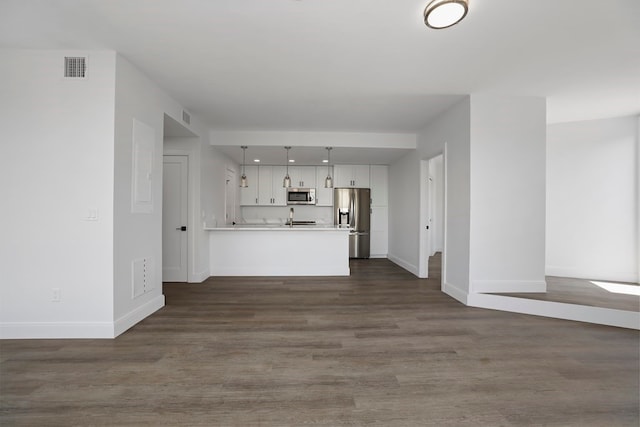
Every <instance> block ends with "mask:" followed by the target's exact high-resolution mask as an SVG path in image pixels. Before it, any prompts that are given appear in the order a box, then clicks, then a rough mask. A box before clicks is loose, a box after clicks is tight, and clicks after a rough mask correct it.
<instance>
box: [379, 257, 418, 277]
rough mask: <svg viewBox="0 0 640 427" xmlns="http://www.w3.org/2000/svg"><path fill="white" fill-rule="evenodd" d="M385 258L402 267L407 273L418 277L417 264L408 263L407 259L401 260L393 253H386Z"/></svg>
mask: <svg viewBox="0 0 640 427" xmlns="http://www.w3.org/2000/svg"><path fill="white" fill-rule="evenodd" d="M387 258H388V259H389V261H391V262H392V263H394V264H397V265H399V266H400V267H402V268H404V269H405V270H407V271H408V272H409V273H411V274H413V275H415V276H416V277H420V276H418V266H416V265H413V264H411V263H409V262H407V261H405V260H403V259H401V258H398V257H397V256H395V255H391V254H388V255H387Z"/></svg>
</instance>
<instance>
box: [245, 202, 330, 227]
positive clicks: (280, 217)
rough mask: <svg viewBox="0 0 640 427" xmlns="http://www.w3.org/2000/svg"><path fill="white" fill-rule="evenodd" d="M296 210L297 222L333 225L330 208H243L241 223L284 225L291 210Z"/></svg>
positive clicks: (299, 206)
mask: <svg viewBox="0 0 640 427" xmlns="http://www.w3.org/2000/svg"><path fill="white" fill-rule="evenodd" d="M291 208H293V209H294V218H295V220H296V221H316V222H317V223H318V224H332V223H333V208H332V207H330V206H305V205H297V206H242V207H241V208H240V214H241V215H240V217H239V218H238V219H239V222H250V223H256V222H260V223H262V222H265V223H280V222H282V223H284V222H285V221H287V220H288V219H289V210H290V209H291Z"/></svg>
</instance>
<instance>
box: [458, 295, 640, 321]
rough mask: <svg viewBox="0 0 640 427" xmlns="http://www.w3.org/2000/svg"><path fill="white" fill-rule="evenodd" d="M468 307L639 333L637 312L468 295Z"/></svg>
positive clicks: (501, 296) (638, 315) (639, 317)
mask: <svg viewBox="0 0 640 427" xmlns="http://www.w3.org/2000/svg"><path fill="white" fill-rule="evenodd" d="M468 305H469V306H471V307H479V308H488V309H492V310H501V311H508V312H511V313H522V314H531V315H534V316H543V317H552V318H555V319H564V320H574V321H578V322H586V323H595V324H598V325H607V326H617V327H620V328H628V329H637V330H640V313H638V312H634V311H625V310H615V309H611V308H601V307H591V306H584V305H577V304H565V303H561V302H553V301H540V300H533V299H525V298H516V297H508V296H503V295H491V294H476V293H474V294H470V295H469V299H468Z"/></svg>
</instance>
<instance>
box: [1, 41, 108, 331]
mask: <svg viewBox="0 0 640 427" xmlns="http://www.w3.org/2000/svg"><path fill="white" fill-rule="evenodd" d="M85 55H87V56H88V65H89V69H88V78H86V79H81V80H69V79H64V78H63V63H64V57H65V56H85ZM0 63H2V64H3V66H2V67H0V93H1V95H0V121H1V123H2V125H1V128H2V143H1V144H0V180H1V182H2V194H1V199H2V206H3V207H2V209H0V218H1V219H2V224H3V225H4V231H3V237H2V239H0V272H1V273H0V337H2V338H13V337H15V338H23V337H30V338H40V337H41V338H56V337H88V336H92V337H109V336H112V334H113V286H112V284H113V268H112V267H113V244H112V242H113V226H112V224H113V176H114V153H113V138H114V128H113V117H114V102H115V101H114V99H115V98H114V87H115V65H116V54H115V52H109V51H100V52H99V51H91V52H69V51H36V50H29V51H27V50H2V51H0ZM90 209H95V210H96V211H97V220H96V221H87V220H85V217H87V216H88V215H89V214H88V211H89V210H90ZM52 288H57V289H59V290H60V297H61V298H60V302H52Z"/></svg>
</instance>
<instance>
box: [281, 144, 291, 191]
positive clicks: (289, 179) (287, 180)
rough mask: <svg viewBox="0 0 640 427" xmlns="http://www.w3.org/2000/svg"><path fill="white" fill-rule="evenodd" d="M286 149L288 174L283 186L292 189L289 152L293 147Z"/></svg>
mask: <svg viewBox="0 0 640 427" xmlns="http://www.w3.org/2000/svg"><path fill="white" fill-rule="evenodd" d="M284 149H285V150H287V174H286V175H285V176H284V180H283V181H282V186H283V187H285V188H289V187H291V178H290V177H289V150H291V147H284Z"/></svg>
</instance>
